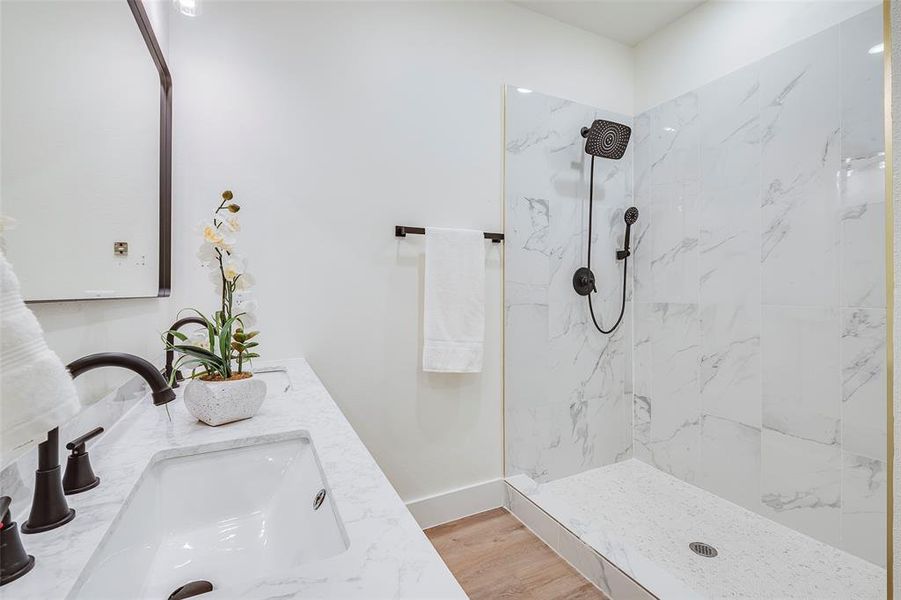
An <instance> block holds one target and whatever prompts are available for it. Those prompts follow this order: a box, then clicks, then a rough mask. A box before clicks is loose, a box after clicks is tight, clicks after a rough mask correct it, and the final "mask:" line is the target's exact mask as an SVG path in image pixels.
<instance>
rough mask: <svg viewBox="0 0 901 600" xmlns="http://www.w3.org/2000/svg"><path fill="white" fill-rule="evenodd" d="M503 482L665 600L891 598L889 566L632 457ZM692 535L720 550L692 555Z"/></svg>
mask: <svg viewBox="0 0 901 600" xmlns="http://www.w3.org/2000/svg"><path fill="white" fill-rule="evenodd" d="M507 481H508V482H509V483H510V484H511V485H513V486H514V487H515V488H516V489H517V490H519V491H520V492H521V493H523V494H524V495H526V496H528V497H529V498H530V499H531V500H532V501H533V502H535V503H536V504H537V505H538V506H539V507H541V508H542V509H543V510H544V511H545V512H546V513H548V514H549V515H550V516H552V517H553V518H554V519H556V520H557V521H559V522H560V523H562V524H563V525H565V526H566V527H567V528H569V529H570V531H572V532H573V533H575V534H576V535H578V536H579V537H580V538H581V539H582V541H584V542H585V543H586V544H588V545H590V546H591V547H593V548H594V549H595V550H596V551H597V552H598V553H600V554H601V555H603V556H604V557H605V558H607V559H608V560H609V561H611V562H612V563H613V564H615V565H616V566H617V567H619V568H620V569H621V570H622V571H624V572H625V573H626V574H627V575H629V576H630V577H632V578H633V579H635V580H636V581H638V582H639V583H640V584H641V585H643V586H644V587H645V588H646V589H648V590H649V591H651V592H653V593H654V594H655V595H656V596H658V597H660V598H663V599H665V600H669V599H671V598H672V599H681V598H711V599H713V598H749V599H751V598H753V599H755V600H764V599H780V600H782V599H787V598H812V599H816V600H826V599H830V598H841V599H848V598H860V599H867V600H871V599H872V600H875V599H880V598H885V597H886V595H885V579H886V572H885V569H883V568H881V567H879V566H877V565H874V564H872V563H870V562H867V561H865V560H863V559H861V558H857V557H856V556H853V555H851V554H848V553H847V552H843V551H841V550H838V549H837V548H834V547H832V546H829V545H827V544H824V543H822V542H819V541H817V540H814V539H813V538H810V537H808V536H806V535H803V534H801V533H798V532H796V531H794V530H792V529H789V528H788V527H785V526H783V525H780V524H778V523H775V522H774V521H771V520H769V519H766V518H764V517H761V516H760V515H757V514H755V513H753V512H751V511H748V510H746V509H744V508H741V507H740V506H738V505H735V504H732V503H731V502H729V501H727V500H723V499H722V498H720V497H718V496H716V495H714V494H711V493H710V492H707V491H705V490H702V489H700V488H697V487H695V486H693V485H690V484H687V483H685V482H683V481H681V480H679V479H676V478H675V477H672V476H670V475H667V474H666V473H663V472H662V471H660V470H658V469H655V468H654V467H651V466H650V465H647V464H645V463H643V462H641V461H639V460H636V459H630V460H627V461H623V462H620V463H617V464H614V465H609V466H606V467H601V468H598V469H592V470H589V471H585V472H583V473H579V474H577V475H572V476H570V477H565V478H563V479H558V480H556V481H552V482H548V483H543V484H540V485H539V484H536V483H534V482H533V481H532V480H531V479H530V478H529V477H527V476H525V475H517V476H514V477H510V478H508V479H507ZM696 541H700V542H706V543H708V544H711V545H713V546H715V547H716V549H717V550H718V552H719V555H718V556H717V557H715V558H704V557H701V556H698V555H696V554H695V553H693V552H692V551H691V550H690V549H689V547H688V544H689V543H690V542H696Z"/></svg>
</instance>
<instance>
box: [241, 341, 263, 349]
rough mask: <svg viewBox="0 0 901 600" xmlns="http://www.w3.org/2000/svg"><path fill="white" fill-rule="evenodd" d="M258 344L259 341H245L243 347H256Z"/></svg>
mask: <svg viewBox="0 0 901 600" xmlns="http://www.w3.org/2000/svg"><path fill="white" fill-rule="evenodd" d="M259 345H260V343H259V342H247V343H246V344H244V347H245V348H256V347H257V346H259Z"/></svg>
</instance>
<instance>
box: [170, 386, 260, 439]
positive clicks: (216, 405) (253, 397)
mask: <svg viewBox="0 0 901 600" xmlns="http://www.w3.org/2000/svg"><path fill="white" fill-rule="evenodd" d="M184 398H185V407H186V408H187V409H188V412H189V413H191V414H192V415H193V416H194V417H195V418H197V419H198V420H200V421H203V422H204V423H206V424H207V425H212V426H213V427H216V426H217V425H224V424H225V423H231V422H232V421H240V420H241V419H249V418H250V417H252V416H254V415H255V414H257V411H258V410H260V405H262V404H263V400H264V399H265V398H266V382H265V381H263V380H262V379H259V378H257V377H248V378H247V379H235V380H232V381H201V380H200V379H192V380H191V381H190V382H189V383H188V385H187V386H185V397H184Z"/></svg>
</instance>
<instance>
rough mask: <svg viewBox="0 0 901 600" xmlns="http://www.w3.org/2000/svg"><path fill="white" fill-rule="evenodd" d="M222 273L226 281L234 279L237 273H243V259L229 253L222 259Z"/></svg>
mask: <svg viewBox="0 0 901 600" xmlns="http://www.w3.org/2000/svg"><path fill="white" fill-rule="evenodd" d="M222 274H223V275H224V276H225V278H226V279H227V280H228V281H234V280H235V279H237V278H238V276H239V275H243V274H244V259H242V258H241V257H240V256H238V255H236V254H230V255H228V256H227V257H225V260H223V261H222Z"/></svg>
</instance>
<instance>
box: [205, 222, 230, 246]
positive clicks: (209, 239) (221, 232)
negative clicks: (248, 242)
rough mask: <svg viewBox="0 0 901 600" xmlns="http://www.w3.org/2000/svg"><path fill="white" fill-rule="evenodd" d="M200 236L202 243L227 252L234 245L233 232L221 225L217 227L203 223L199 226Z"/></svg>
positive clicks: (213, 224)
mask: <svg viewBox="0 0 901 600" xmlns="http://www.w3.org/2000/svg"><path fill="white" fill-rule="evenodd" d="M201 234H202V235H203V241H204V242H206V243H207V244H209V245H210V246H213V247H214V248H219V249H220V250H228V249H230V248H231V247H232V246H234V245H235V236H234V234H233V232H232V231H230V230H229V229H228V227H223V226H221V224H220V226H219V227H217V226H216V225H215V223H204V224H203V225H202V226H201Z"/></svg>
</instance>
